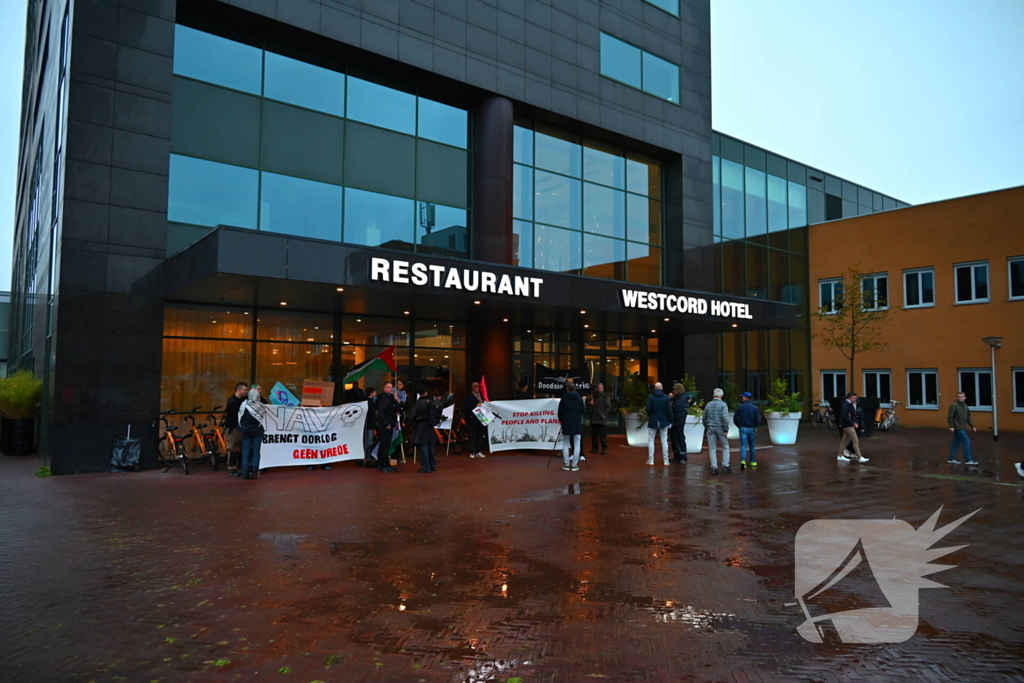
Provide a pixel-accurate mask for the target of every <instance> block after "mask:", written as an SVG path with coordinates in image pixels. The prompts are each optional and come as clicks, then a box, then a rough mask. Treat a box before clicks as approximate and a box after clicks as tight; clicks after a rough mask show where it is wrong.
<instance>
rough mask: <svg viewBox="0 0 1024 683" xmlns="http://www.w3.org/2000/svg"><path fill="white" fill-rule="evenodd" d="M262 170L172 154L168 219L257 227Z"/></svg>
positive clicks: (205, 223) (214, 225) (177, 221)
mask: <svg viewBox="0 0 1024 683" xmlns="http://www.w3.org/2000/svg"><path fill="white" fill-rule="evenodd" d="M258 195H259V171H255V170H253V169H250V168H241V167H239V166H231V165H229V164H219V163H217V162H215V161H205V160H203V159H193V158H192V157H185V156H181V155H179V154H172V155H171V166H170V178H169V179H168V187H167V220H169V221H172V222H174V223H190V224H192V225H207V226H210V227H216V226H218V225H232V226H235V227H238V228H253V229H255V228H256V203H257V196H258Z"/></svg>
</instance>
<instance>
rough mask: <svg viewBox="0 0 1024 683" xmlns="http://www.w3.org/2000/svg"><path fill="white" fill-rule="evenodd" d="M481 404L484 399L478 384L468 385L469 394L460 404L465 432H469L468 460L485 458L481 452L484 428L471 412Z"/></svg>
mask: <svg viewBox="0 0 1024 683" xmlns="http://www.w3.org/2000/svg"><path fill="white" fill-rule="evenodd" d="M483 404H484V397H483V394H481V393H480V382H473V383H472V384H471V385H469V393H468V394H467V395H466V399H465V400H464V401H463V402H462V418H463V419H464V420H465V421H466V430H467V431H468V432H469V443H468V444H466V446H467V447H468V448H469V457H470V458H483V457H486V456H484V454H483V453H482V452H481V451H482V450H483V440H484V426H483V425H482V424H480V420H479V419H478V418H477V416H476V415H474V414H473V411H474V410H476V409H477V407H478V406H482V405H483Z"/></svg>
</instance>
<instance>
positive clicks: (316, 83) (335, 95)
mask: <svg viewBox="0 0 1024 683" xmlns="http://www.w3.org/2000/svg"><path fill="white" fill-rule="evenodd" d="M263 95H264V97H268V98H270V99H274V100H280V101H281V102H287V103H289V104H297V105H298V106H300V107H305V108H306V109H315V110H316V111H322V112H324V113H326V114H334V115H335V116H344V115H345V75H344V74H340V73H338V72H336V71H331V70H329V69H324V68H322V67H319V66H313V65H312V64H306V63H305V62H300V61H298V60H296V59H289V58H288V57H282V56H281V55H276V54H274V53H273V52H268V53H267V61H266V66H265V72H264V74H263Z"/></svg>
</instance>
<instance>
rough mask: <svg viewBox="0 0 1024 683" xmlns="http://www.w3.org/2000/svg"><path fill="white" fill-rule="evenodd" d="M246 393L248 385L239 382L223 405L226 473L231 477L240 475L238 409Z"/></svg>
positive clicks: (240, 441)
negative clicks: (226, 454) (226, 449)
mask: <svg viewBox="0 0 1024 683" xmlns="http://www.w3.org/2000/svg"><path fill="white" fill-rule="evenodd" d="M248 394H249V385H248V384H246V383H245V382H239V383H238V384H236V385H235V393H234V394H232V395H231V397H230V398H229V399H228V402H227V405H225V406H224V429H225V432H224V440H225V441H226V442H227V446H228V474H230V475H231V476H232V477H240V476H242V470H241V465H242V432H241V430H239V428H238V411H239V409H240V408H241V407H242V403H244V402H245V397H246V396H247V395H248Z"/></svg>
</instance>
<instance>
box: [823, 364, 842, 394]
mask: <svg viewBox="0 0 1024 683" xmlns="http://www.w3.org/2000/svg"><path fill="white" fill-rule="evenodd" d="M843 396H846V370H822V371H821V398H822V400H824V401H827V400H829V399H830V398H842V397H843Z"/></svg>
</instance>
